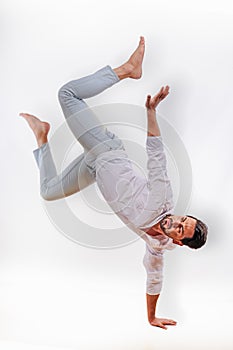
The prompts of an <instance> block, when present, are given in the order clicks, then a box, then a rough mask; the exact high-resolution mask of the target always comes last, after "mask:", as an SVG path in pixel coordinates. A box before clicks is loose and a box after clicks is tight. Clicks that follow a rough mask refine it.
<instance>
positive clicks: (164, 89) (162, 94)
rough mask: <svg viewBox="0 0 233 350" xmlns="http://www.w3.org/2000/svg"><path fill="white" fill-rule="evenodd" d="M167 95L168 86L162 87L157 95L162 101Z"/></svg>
mask: <svg viewBox="0 0 233 350" xmlns="http://www.w3.org/2000/svg"><path fill="white" fill-rule="evenodd" d="M168 94H169V86H168V85H166V86H165V87H164V86H162V87H161V89H160V91H159V93H158V97H159V98H160V99H161V100H162V99H164V98H165V97H166V96H167V95H168Z"/></svg>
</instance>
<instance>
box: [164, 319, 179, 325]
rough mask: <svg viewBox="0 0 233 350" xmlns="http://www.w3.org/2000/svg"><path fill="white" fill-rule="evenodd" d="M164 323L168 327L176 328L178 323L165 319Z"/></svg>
mask: <svg viewBox="0 0 233 350" xmlns="http://www.w3.org/2000/svg"><path fill="white" fill-rule="evenodd" d="M162 323H163V324H166V325H171V326H175V325H176V323H177V322H176V321H174V320H168V319H163V320H162Z"/></svg>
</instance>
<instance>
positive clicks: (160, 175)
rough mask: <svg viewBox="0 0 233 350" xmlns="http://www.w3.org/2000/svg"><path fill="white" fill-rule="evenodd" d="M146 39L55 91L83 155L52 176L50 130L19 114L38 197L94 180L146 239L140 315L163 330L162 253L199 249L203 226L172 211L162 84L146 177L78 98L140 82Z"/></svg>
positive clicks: (150, 109)
mask: <svg viewBox="0 0 233 350" xmlns="http://www.w3.org/2000/svg"><path fill="white" fill-rule="evenodd" d="M144 51H145V39H144V37H140V42H139V45H138V47H137V49H136V50H135V51H134V52H133V54H132V55H131V56H130V58H129V59H128V60H127V61H126V62H125V63H124V64H122V65H121V66H119V67H117V68H115V69H112V68H111V67H110V66H109V65H107V66H105V67H103V68H101V69H99V70H98V71H96V72H95V73H93V74H91V75H88V76H85V77H82V78H79V79H76V80H73V81H70V82H68V83H67V84H65V85H64V86H62V87H61V88H60V90H59V94H58V97H59V101H60V104H61V107H62V110H63V113H64V116H65V118H66V120H67V123H68V125H69V127H70V129H71V131H72V133H73V134H74V136H75V138H76V139H77V140H78V141H79V142H80V143H81V145H82V146H83V148H84V152H83V153H82V154H81V155H80V156H79V157H77V158H76V159H74V161H73V162H72V163H71V164H70V165H69V166H68V167H67V168H66V169H65V170H64V171H63V172H62V173H61V174H59V175H58V174H57V171H56V168H55V165H54V162H53V158H52V155H51V152H50V148H49V144H48V138H47V135H48V132H49V129H50V125H49V124H48V123H47V122H43V121H41V120H39V119H38V118H37V117H35V116H33V115H31V114H26V113H20V115H21V116H23V117H24V118H25V119H26V120H27V122H28V124H29V126H30V127H31V129H32V130H33V132H34V134H35V136H36V140H37V144H38V148H37V149H35V150H34V151H33V153H34V156H35V159H36V162H37V165H38V167H39V170H40V193H41V195H42V197H43V198H44V199H45V200H56V199H60V198H64V197H67V196H69V195H72V194H73V193H77V192H79V191H81V190H82V189H83V188H85V187H86V186H88V185H90V184H92V183H93V182H94V181H96V182H97V184H98V187H99V189H100V191H101V192H102V194H103V196H104V198H105V199H106V201H107V202H108V204H109V205H110V206H111V207H112V209H113V210H114V212H115V213H116V214H117V215H118V216H119V218H120V219H121V220H122V221H123V222H124V223H125V224H126V225H127V226H128V227H129V228H130V229H131V230H132V231H134V232H136V233H137V234H138V235H139V236H140V237H141V238H143V239H144V240H145V242H146V253H145V257H144V261H143V262H144V266H145V268H146V271H147V287H146V295H147V311H148V320H149V322H150V324H151V325H153V326H157V327H161V328H164V329H166V328H167V327H166V325H175V324H176V322H175V321H173V320H169V319H161V318H158V317H157V316H156V304H157V300H158V298H159V295H160V292H161V288H162V267H163V253H164V251H165V250H166V249H173V248H174V247H175V244H178V245H187V246H189V247H190V248H194V249H197V248H200V247H201V246H202V245H203V244H204V243H205V241H206V237H207V226H206V225H205V224H204V223H203V222H202V221H200V220H198V219H197V218H195V217H192V216H187V215H186V216H176V215H174V212H173V201H172V189H171V185H170V181H169V178H168V176H167V170H166V157H165V153H164V149H163V143H162V137H161V134H160V130H159V126H158V123H157V119H156V108H157V106H158V105H159V103H160V102H161V101H162V100H163V99H164V98H165V97H166V96H167V95H168V93H169V86H166V87H162V88H161V89H160V91H159V92H158V93H157V94H156V95H155V96H154V97H151V96H150V95H148V96H147V99H146V103H145V107H146V111H147V121H148V132H147V141H146V150H147V154H148V162H147V168H148V179H145V178H142V177H140V176H138V174H136V173H135V171H134V170H133V168H132V163H131V161H130V159H129V158H128V155H127V153H126V151H125V147H124V144H123V142H122V141H121V140H120V139H119V138H118V137H117V135H115V134H113V133H112V132H111V131H110V130H108V129H107V128H105V127H104V126H103V125H101V123H100V121H99V120H98V118H97V117H96V115H95V114H94V113H93V112H92V111H91V109H89V108H88V106H87V104H86V102H85V101H84V100H83V99H84V98H85V99H86V98H89V97H92V96H95V95H97V94H99V93H101V92H102V91H104V90H105V89H107V88H109V87H110V86H112V85H114V84H116V83H117V82H119V81H121V80H123V79H126V78H132V79H139V78H141V76H142V61H143V57H144Z"/></svg>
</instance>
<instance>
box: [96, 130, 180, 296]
mask: <svg viewBox="0 0 233 350" xmlns="http://www.w3.org/2000/svg"><path fill="white" fill-rule="evenodd" d="M146 151H147V155H148V160H147V169H148V178H144V177H142V176H140V175H139V174H138V173H137V172H135V171H134V169H133V167H132V163H131V160H130V159H129V158H128V155H127V153H126V151H125V150H112V151H108V152H104V153H102V154H101V155H100V156H99V157H98V158H97V160H96V182H97V184H98V187H99V189H100V191H101V193H102V195H103V197H104V198H105V200H106V201H107V203H108V204H109V205H110V207H111V208H112V209H113V210H114V212H115V213H116V215H118V217H119V218H120V219H121V220H122V221H123V222H124V223H125V224H126V225H127V226H128V227H129V228H130V229H131V230H132V231H134V232H135V233H137V234H138V235H139V236H140V237H141V238H142V239H144V240H145V242H146V252H145V256H144V259H143V264H144V266H145V269H146V272H147V284H146V292H147V293H148V294H150V295H156V294H159V293H160V291H161V289H162V281H163V253H164V251H165V250H166V249H167V250H170V249H173V248H175V244H173V242H172V239H171V238H168V237H166V236H164V235H156V236H151V235H149V234H147V233H146V232H145V231H144V230H145V229H147V228H150V227H152V226H154V225H155V224H156V223H158V222H159V221H160V220H162V219H163V218H164V217H165V216H166V215H168V214H171V215H172V214H173V200H172V197H173V194H172V189H171V184H170V181H169V178H168V175H167V169H166V156H165V153H164V146H163V142H162V137H161V136H147V140H146Z"/></svg>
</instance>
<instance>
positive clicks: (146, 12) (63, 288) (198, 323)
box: [0, 0, 233, 350]
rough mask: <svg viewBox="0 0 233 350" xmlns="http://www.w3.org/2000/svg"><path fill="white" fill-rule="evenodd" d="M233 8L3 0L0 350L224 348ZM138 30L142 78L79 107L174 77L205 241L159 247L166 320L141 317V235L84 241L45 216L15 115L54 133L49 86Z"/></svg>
mask: <svg viewBox="0 0 233 350" xmlns="http://www.w3.org/2000/svg"><path fill="white" fill-rule="evenodd" d="M232 12H233V10H232V2H231V1H227V0H222V1H215V0H211V1H210V0H201V1H200V0H196V1H195V2H194V1H184V0H178V1H172V0H164V1H162V2H161V1H149V0H145V1H142V2H140V3H138V2H135V1H129V0H127V1H123V0H118V1H116V2H112V1H106V0H99V1H94V0H86V1H77V0H76V1H74V0H67V1H55V0H46V1H45V0H40V1H29V0H24V1H23V0H21V1H17V2H16V1H12V0H7V1H2V2H1V14H0V16H1V17H0V29H1V31H0V35H1V125H2V127H1V131H2V135H1V161H2V167H1V177H2V180H1V183H2V188H1V199H2V200H1V221H0V222H1V241H0V283H1V285H0V339H1V340H0V345H1V349H6V350H8V349H10V350H12V349H17V350H18V349H26V350H27V349H30V350H31V349H33V350H34V349H36V350H42V349H43V350H48V349H64V350H65V349H95V350H96V349H110V348H111V349H122V350H128V349H134V350H137V349H140V350H152V349H171V348H172V349H180V350H181V349H187V348H190V349H197V348H198V349H219V348H221V349H224V350H225V349H232V346H233V335H232V312H233V310H232V304H233V299H232V292H233V291H232V283H233V280H232V249H231V247H232V241H233V238H232V232H233V231H232V229H233V225H232V216H231V207H232V174H233V166H232V126H233V123H232V117H233V113H232V112H233V108H232V80H233V70H232V61H233V46H232V39H233V38H232V37H233V35H232V30H233V22H232ZM140 35H143V36H144V37H145V40H146V53H145V58H144V71H143V78H142V79H141V80H138V81H133V80H130V79H128V80H125V81H123V82H121V84H119V85H117V86H114V87H113V88H112V89H109V90H107V91H105V92H104V93H103V94H101V95H98V96H96V97H94V98H92V99H90V100H89V104H90V105H92V104H93V105H95V104H96V105H97V104H101V103H111V102H113V103H115V102H122V103H132V104H137V105H143V104H144V100H145V96H146V94H147V93H151V94H153V93H155V92H157V89H158V88H159V87H160V86H161V85H166V84H169V85H170V87H171V92H170V95H169V97H168V99H167V101H166V102H164V103H163V104H162V105H161V106H160V112H161V113H162V114H163V115H164V116H166V118H167V120H168V121H169V122H170V123H171V124H172V125H173V127H174V128H175V129H176V131H177V132H178V133H179V135H180V137H181V138H182V140H183V142H184V144H185V146H186V148H187V150H188V152H189V156H190V159H191V161H192V168H193V180H194V183H193V195H192V200H191V202H190V208H189V213H192V214H193V215H195V216H197V217H200V218H202V219H203V221H206V222H207V223H208V226H209V238H208V244H207V245H206V246H205V247H203V249H200V250H199V251H195V252H194V251H191V250H189V249H188V248H182V247H177V249H175V251H172V252H167V253H166V257H165V260H166V263H165V271H164V276H165V279H164V285H163V292H162V294H161V296H160V300H159V303H158V312H157V314H158V316H162V317H168V318H173V319H175V320H177V326H176V327H173V328H171V327H170V328H169V329H168V330H167V331H165V330H162V329H159V328H153V327H151V326H150V325H149V324H148V323H147V318H146V301H145V271H144V268H143V266H142V258H143V254H144V242H142V241H141V240H138V241H136V243H134V244H131V245H129V246H127V247H124V248H121V249H114V250H108V251H102V250H94V249H88V248H85V247H81V246H79V245H78V244H75V243H73V242H72V241H70V240H68V239H67V238H65V237H64V236H63V235H62V234H61V233H59V232H58V231H57V230H56V228H55V227H54V226H53V225H52V223H51V222H50V220H49V218H48V216H47V215H46V213H45V211H44V209H43V204H42V201H41V199H40V195H39V186H38V185H39V177H38V175H39V174H38V169H37V167H36V163H35V160H34V159H33V156H32V150H33V149H35V148H36V143H35V140H34V136H33V134H32V132H31V130H30V129H29V128H28V126H27V125H26V123H25V121H24V120H23V119H22V118H20V117H19V116H18V113H19V112H28V113H32V114H35V115H37V116H39V117H40V118H42V119H44V120H48V121H49V122H50V123H51V125H52V129H51V133H52V132H53V131H54V130H56V128H57V127H58V126H59V125H60V124H61V123H62V122H63V121H64V118H63V115H62V112H61V109H60V107H59V104H58V100H57V91H58V89H59V87H60V86H61V85H62V84H64V83H65V82H66V81H68V80H71V79H74V78H76V77H81V76H83V75H87V74H89V73H92V72H94V71H95V70H97V69H99V68H101V67H102V66H104V65H106V64H110V65H111V66H112V67H116V66H118V65H119V64H121V63H123V62H124V61H125V60H126V59H128V57H129V55H130V54H131V52H132V51H133V50H134V49H135V48H136V46H137V43H138V40H139V36H140ZM76 200H77V206H78V203H79V195H77V196H76Z"/></svg>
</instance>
